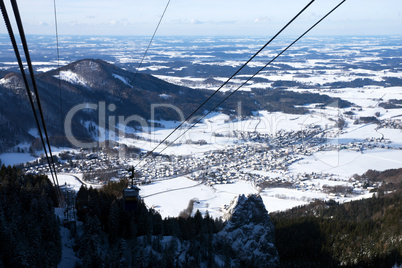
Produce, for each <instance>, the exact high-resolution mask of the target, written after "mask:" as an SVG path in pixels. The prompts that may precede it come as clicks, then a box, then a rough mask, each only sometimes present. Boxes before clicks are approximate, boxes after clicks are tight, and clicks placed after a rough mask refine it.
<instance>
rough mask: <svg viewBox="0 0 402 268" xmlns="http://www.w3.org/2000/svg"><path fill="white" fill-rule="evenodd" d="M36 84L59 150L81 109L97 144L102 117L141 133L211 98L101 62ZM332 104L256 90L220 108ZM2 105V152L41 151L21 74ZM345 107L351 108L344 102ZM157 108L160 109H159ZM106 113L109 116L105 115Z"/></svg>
mask: <svg viewBox="0 0 402 268" xmlns="http://www.w3.org/2000/svg"><path fill="white" fill-rule="evenodd" d="M36 83H37V86H38V91H39V95H40V100H41V104H42V108H43V111H44V117H45V121H46V125H47V128H48V132H49V135H50V136H51V139H52V141H51V143H52V144H53V145H55V146H58V145H64V146H66V145H68V144H69V143H68V142H67V141H66V138H65V135H66V134H65V128H64V126H65V120H66V118H67V115H68V114H69V112H70V111H72V109H73V108H74V107H77V105H84V107H96V109H94V108H88V109H83V108H80V109H78V110H77V112H76V113H74V114H73V117H72V124H71V126H72V127H71V128H72V133H73V135H74V137H75V138H76V139H78V140H81V141H91V140H94V139H97V138H98V137H99V133H97V129H98V128H97V126H99V125H100V123H99V122H100V118H101V116H104V119H105V121H106V125H105V126H104V127H105V128H106V129H109V130H113V129H115V127H116V126H115V125H112V126H109V125H108V122H109V120H108V118H110V117H109V116H113V117H114V118H116V119H118V118H119V117H123V118H124V119H126V118H129V117H131V116H136V118H140V119H141V120H131V125H130V126H131V127H133V128H137V129H139V130H140V129H141V126H140V125H141V124H140V123H138V121H142V122H147V124H148V122H149V120H150V119H156V120H160V119H163V120H175V121H181V120H183V119H184V118H185V117H187V116H188V115H189V114H190V113H192V112H193V111H194V110H195V109H196V108H197V107H198V106H199V105H200V104H201V103H203V102H204V101H205V100H206V99H207V98H208V97H209V96H210V95H211V92H210V91H208V90H206V89H205V90H203V89H193V88H187V87H183V86H178V85H174V84H170V83H168V82H165V81H163V80H161V79H158V78H156V77H154V76H152V75H149V74H142V73H137V74H136V73H133V72H129V71H126V70H124V69H121V68H119V67H117V66H115V65H112V64H110V63H108V62H105V61H103V60H99V59H97V60H94V59H84V60H79V61H76V62H73V63H70V64H68V65H66V66H63V67H61V68H59V69H56V70H52V71H48V72H45V73H41V74H38V75H37V76H36ZM225 97H226V96H225V95H224V93H220V92H218V93H217V94H216V95H215V96H214V98H213V99H212V101H209V102H207V103H206V104H205V105H204V106H203V108H202V109H200V110H199V111H198V112H197V113H196V114H195V115H198V116H199V115H202V114H204V112H205V111H209V110H211V109H212V108H213V107H215V105H216V104H217V103H219V102H220V101H221V100H222V99H223V98H225ZM332 102H334V100H333V99H332V98H330V97H329V96H326V95H322V94H311V93H306V92H302V93H298V92H291V91H287V90H282V89H273V88H267V89H255V90H253V91H252V92H251V93H250V92H245V91H242V92H237V93H236V94H234V95H233V96H231V97H230V98H229V99H228V100H227V101H225V102H224V103H223V104H222V105H220V107H219V108H220V111H221V112H223V113H226V114H231V115H233V116H235V115H237V110H238V105H239V103H241V105H242V107H241V112H242V115H243V116H244V115H251V114H252V112H253V111H257V110H268V111H283V112H285V113H298V114H300V113H306V112H308V111H307V110H306V109H304V108H303V107H302V105H305V104H309V103H322V104H324V105H325V104H328V103H332ZM0 103H1V104H2V105H0V151H4V150H5V149H7V148H10V147H12V146H15V145H17V144H19V143H22V142H25V143H26V142H29V143H31V144H32V146H33V149H40V142H39V140H37V141H35V139H37V137H34V136H32V135H31V134H30V133H31V132H32V131H31V130H32V129H33V128H36V125H35V123H34V122H35V121H34V118H33V115H32V111H31V107H30V105H29V102H28V97H27V93H26V90H25V85H24V83H23V81H22V78H21V76H20V75H19V74H16V73H11V72H10V73H7V74H5V75H4V76H3V78H0ZM101 103H103V104H104V107H105V108H104V109H103V110H104V111H103V110H102V111H101V108H100V104H101ZM339 103H340V105H349V104H350V103H348V102H343V101H342V100H341V101H339ZM89 105H92V106H89ZM155 105H157V107H158V108H153V107H155ZM98 108H99V109H98ZM101 112H104V113H103V114H102V115H101ZM116 123H117V122H116ZM10 130H11V131H10Z"/></svg>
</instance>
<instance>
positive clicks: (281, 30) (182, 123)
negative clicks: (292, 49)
mask: <svg viewBox="0 0 402 268" xmlns="http://www.w3.org/2000/svg"><path fill="white" fill-rule="evenodd" d="M314 1H315V0H311V1H310V2H309V3H308V4H307V5H306V6H305V7H304V8H303V9H302V10H300V11H299V13H297V15H296V16H294V17H293V18H292V19H291V20H290V21H289V22H288V23H287V24H286V25H285V26H283V27H282V29H280V30H279V31H278V32H277V33H276V34H275V35H274V36H273V37H272V38H271V39H270V40H269V41H268V42H267V43H265V45H263V46H262V47H261V48H260V49H259V50H258V51H257V52H256V53H255V54H254V55H253V56H252V57H251V58H250V59H248V60H247V61H246V62H245V63H244V64H243V65H242V66H241V67H240V68H239V69H238V70H237V71H236V72H235V73H234V74H233V75H232V76H230V77H229V78H228V79H227V80H226V81H225V82H224V83H223V84H222V85H221V86H220V87H219V88H218V89H216V90H215V91H214V92H213V93H212V94H211V95H210V96H209V97H208V98H207V99H206V100H205V101H204V102H203V103H201V104H200V105H199V106H198V107H197V109H195V110H194V111H193V112H192V113H191V114H190V115H189V116H187V118H186V119H184V120H183V122H181V123H180V124H179V125H178V126H177V127H176V128H175V129H173V131H172V132H170V133H169V134H168V135H167V136H166V137H165V138H164V139H163V140H162V141H161V142H159V144H158V145H157V146H155V147H154V148H153V149H152V150H151V151H149V152H148V153H147V154H146V155H145V157H144V158H143V159H145V158H147V157H148V156H149V155H151V154H152V153H153V152H154V151H155V150H156V149H157V148H158V147H159V146H160V145H161V144H162V143H164V142H165V141H166V140H167V139H168V138H169V137H170V136H171V135H172V134H173V133H174V132H176V131H177V130H178V129H179V128H180V127H181V126H182V125H184V123H185V122H186V121H187V120H189V119H190V118H191V117H192V116H193V115H194V114H195V113H197V112H198V111H199V110H200V109H201V107H202V106H204V105H205V104H206V103H207V102H208V101H209V100H210V99H211V98H212V97H213V96H215V94H216V93H218V92H219V91H220V90H221V89H222V88H223V87H224V86H225V85H226V84H227V83H229V81H230V80H232V78H233V77H235V76H236V75H237V74H238V73H239V72H240V71H241V70H242V69H243V68H244V67H246V65H247V64H248V63H250V61H252V60H253V59H254V58H255V57H256V56H257V55H258V54H259V53H260V52H261V51H262V50H264V49H265V48H266V47H267V46H268V45H269V44H270V43H271V42H272V41H273V40H275V39H276V37H278V35H280V34H281V33H282V32H283V31H284V30H285V29H286V28H287V27H288V26H289V25H290V24H291V23H292V22H293V21H294V20H296V18H297V17H299V16H300V15H301V14H302V13H303V12H304V11H305V10H306V9H307V8H308V7H309V6H310V5H311V4H312V3H313V2H314ZM180 136H181V135H180ZM142 161H143V160H141V161H140V162H139V163H138V164H137V165H136V167H137V166H138V165H139V164H140V163H141V162H142Z"/></svg>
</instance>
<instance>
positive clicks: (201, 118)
mask: <svg viewBox="0 0 402 268" xmlns="http://www.w3.org/2000/svg"><path fill="white" fill-rule="evenodd" d="M345 1H346V0H343V1H342V2H341V3H339V4H338V5H337V6H336V7H334V8H333V9H332V10H331V11H329V12H328V13H327V14H326V15H325V16H323V17H322V18H321V19H320V20H318V21H317V22H316V23H315V24H314V25H313V26H311V27H310V28H309V29H308V30H306V31H305V32H304V33H303V34H302V35H300V36H299V37H298V38H297V39H296V40H294V41H293V42H292V43H291V44H290V45H288V46H287V47H286V48H285V49H283V50H282V51H281V52H280V53H278V54H277V55H276V56H275V57H274V58H273V59H272V60H270V61H269V62H268V63H267V64H265V65H264V66H263V67H262V68H260V69H259V70H258V71H257V72H256V73H255V74H253V75H252V76H251V77H250V78H248V79H247V80H246V81H245V82H243V83H242V84H241V85H240V86H239V87H238V88H236V89H235V90H233V91H232V92H231V93H230V94H229V95H227V96H226V97H225V98H224V99H223V100H222V101H221V102H219V103H218V104H217V105H215V107H214V108H212V109H211V110H209V112H207V113H206V114H204V115H203V116H201V117H200V118H199V119H198V120H197V121H196V122H195V123H193V124H192V125H191V126H190V127H189V128H187V129H186V130H185V131H184V132H183V133H182V134H180V135H179V136H178V137H177V138H176V139H174V140H173V141H172V142H170V143H169V144H168V145H167V146H166V147H165V148H163V149H162V150H161V151H160V152H159V154H160V153H162V152H163V151H165V150H166V149H167V148H168V147H170V146H171V145H172V144H173V143H175V142H176V141H177V140H178V139H179V138H181V137H182V136H183V135H184V134H186V133H187V132H188V131H189V130H190V129H192V128H193V127H194V126H195V125H197V124H198V123H199V122H201V120H203V119H204V118H205V117H206V116H207V115H209V114H210V113H211V112H213V111H214V110H215V109H216V108H218V107H219V106H220V105H221V104H222V103H224V102H225V101H226V100H227V99H228V98H230V97H231V96H232V95H233V94H234V93H236V92H237V91H238V90H239V89H240V88H242V87H243V86H244V85H246V84H247V83H248V82H249V81H250V80H251V79H253V78H254V77H255V76H256V75H257V74H259V73H260V72H261V71H262V70H264V69H265V68H266V67H267V66H268V65H270V64H271V63H272V62H273V61H275V60H276V59H277V58H278V57H279V56H281V55H282V54H283V53H285V52H286V51H287V50H288V49H289V48H290V47H292V46H293V45H294V44H295V43H296V42H298V41H299V40H300V39H301V38H303V37H304V36H305V35H306V34H307V33H308V32H310V31H311V30H312V29H313V28H315V27H316V26H317V25H318V24H319V23H320V22H321V21H323V20H324V19H325V18H326V17H328V16H329V15H330V14H331V13H332V12H334V11H335V10H336V9H337V8H338V7H339V6H341V5H342V4H343V3H344V2H345Z"/></svg>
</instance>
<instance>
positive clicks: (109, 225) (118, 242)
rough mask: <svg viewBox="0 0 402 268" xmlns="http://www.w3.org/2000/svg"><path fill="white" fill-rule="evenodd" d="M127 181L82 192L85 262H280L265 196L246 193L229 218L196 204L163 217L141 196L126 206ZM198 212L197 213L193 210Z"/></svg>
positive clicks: (196, 264)
mask: <svg viewBox="0 0 402 268" xmlns="http://www.w3.org/2000/svg"><path fill="white" fill-rule="evenodd" d="M124 187H125V185H124V183H123V182H120V183H110V184H109V185H108V186H107V187H106V188H104V189H103V190H101V191H99V190H96V189H92V188H89V189H88V188H85V187H81V189H80V191H79V192H78V195H77V211H78V217H79V220H82V221H83V223H84V226H83V231H84V232H83V233H82V235H81V236H80V238H79V239H78V241H77V246H76V248H75V250H76V251H77V254H78V256H79V258H80V259H81V263H79V264H78V265H81V266H82V267H100V266H101V265H105V267H222V266H228V267H266V265H267V264H269V266H270V267H277V266H279V258H278V253H277V251H276V249H275V247H274V245H273V242H274V229H273V225H272V222H271V221H270V219H269V216H268V213H267V211H266V209H265V207H264V204H263V202H262V199H261V197H260V196H248V197H245V196H240V197H238V198H237V199H236V200H234V202H233V203H232V206H231V207H232V210H231V211H230V212H229V213H228V215H227V218H226V219H227V221H225V222H223V221H222V220H221V219H213V218H211V217H210V216H209V215H208V214H207V215H205V216H202V215H201V213H200V212H199V211H197V212H196V213H195V214H192V213H191V211H192V206H191V203H190V204H189V207H188V209H186V210H185V211H183V212H182V213H181V214H180V216H179V217H177V218H176V217H175V218H165V219H162V218H161V216H160V214H158V213H157V212H156V211H155V210H154V209H152V208H149V209H148V208H147V207H146V206H145V204H144V203H143V202H139V203H138V205H137V208H136V210H134V211H129V210H125V209H124V204H123V203H124V200H123V199H120V198H117V197H118V196H121V191H122V189H123V188H124ZM190 215H193V216H190Z"/></svg>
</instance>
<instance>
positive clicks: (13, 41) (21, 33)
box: [0, 0, 62, 205]
mask: <svg viewBox="0 0 402 268" xmlns="http://www.w3.org/2000/svg"><path fill="white" fill-rule="evenodd" d="M11 4H12V6H13V10H14V16H15V18H16V21H17V25H18V28H19V32H20V37H21V41H22V43H23V47H24V52H25V58H26V60H27V63H28V68H29V71H30V74H31V80H32V83H33V85H34V88H35V96H36V99H37V102H38V107H39V111H40V113H41V119H42V124H43V128H44V131H45V134H46V139H47V144H48V147H49V152H50V156H52V153H51V149H50V144H49V139H48V136H47V130H46V125H45V121H44V120H43V112H42V109H41V106H40V100H39V95H38V94H37V88H36V83H35V78H34V73H33V68H32V64H31V62H30V57H29V51H28V47H27V45H26V40H25V35H24V31H23V28H22V23H21V18H20V16H19V12H18V7H17V4H16V2H15V1H13V0H11ZM0 7H1V11H2V14H3V18H4V21H5V23H6V27H7V30H8V33H9V36H10V39H11V43H12V45H13V48H14V52H15V54H16V57H17V61H18V65H19V68H20V70H21V74H22V76H23V80H24V83H25V86H26V90H27V94H28V98H29V101H30V104H31V108H32V111H33V114H34V117H35V121H36V125H37V127H38V132H39V135H40V137H41V141H42V145H43V148H44V152H45V155H46V159H47V162H48V165H49V170H50V173H51V176H52V180H53V183H54V184H55V185H56V189H57V194H58V197H59V201H60V205H62V204H61V202H62V196H61V192H60V187H59V183H58V178H57V174H56V168H55V165H54V160H53V157H51V161H50V160H49V155H48V152H47V149H46V145H45V141H44V138H43V134H42V129H41V126H40V122H39V120H38V116H37V113H36V109H35V105H34V101H33V99H32V96H31V90H30V88H29V84H28V80H27V77H26V74H25V71H24V67H23V64H22V60H21V56H20V53H19V50H18V46H17V42H16V40H15V36H14V32H13V30H12V27H11V23H10V19H9V16H8V13H7V10H6V7H5V5H4V1H3V0H1V2H0ZM51 162H52V163H53V166H52V164H51Z"/></svg>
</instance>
